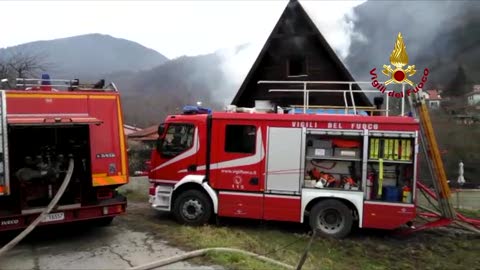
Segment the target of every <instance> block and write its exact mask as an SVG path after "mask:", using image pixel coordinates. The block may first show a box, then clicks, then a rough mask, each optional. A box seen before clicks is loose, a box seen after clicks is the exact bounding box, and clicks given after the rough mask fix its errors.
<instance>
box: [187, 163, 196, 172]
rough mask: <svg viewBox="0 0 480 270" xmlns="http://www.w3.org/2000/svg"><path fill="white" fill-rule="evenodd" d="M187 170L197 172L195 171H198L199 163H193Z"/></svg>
mask: <svg viewBox="0 0 480 270" xmlns="http://www.w3.org/2000/svg"><path fill="white" fill-rule="evenodd" d="M187 171H189V172H195V171H197V165H196V164H192V165H190V166H188V168H187Z"/></svg>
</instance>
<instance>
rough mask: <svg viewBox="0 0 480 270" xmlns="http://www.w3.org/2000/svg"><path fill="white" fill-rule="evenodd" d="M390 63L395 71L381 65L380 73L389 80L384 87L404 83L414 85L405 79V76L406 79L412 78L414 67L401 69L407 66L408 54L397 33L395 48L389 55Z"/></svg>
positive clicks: (400, 34) (414, 71)
mask: <svg viewBox="0 0 480 270" xmlns="http://www.w3.org/2000/svg"><path fill="white" fill-rule="evenodd" d="M390 63H391V64H392V65H393V66H394V67H395V69H393V68H392V67H391V66H390V65H383V70H382V73H383V74H385V76H387V77H390V79H389V80H387V81H386V82H385V85H388V84H391V83H400V84H401V83H403V82H405V83H408V84H409V85H411V86H412V87H413V86H414V83H413V82H412V81H410V80H409V79H407V75H408V77H410V76H413V75H414V74H415V73H416V72H417V71H416V70H415V65H412V66H408V67H407V68H406V69H403V67H404V66H405V65H407V64H408V54H407V48H406V46H405V43H403V37H402V33H398V36H397V41H396V42H395V47H394V49H393V51H392V54H390Z"/></svg>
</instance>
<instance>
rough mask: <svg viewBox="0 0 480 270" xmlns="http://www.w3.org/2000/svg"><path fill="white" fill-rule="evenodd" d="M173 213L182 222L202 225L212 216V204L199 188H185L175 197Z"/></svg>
mask: <svg viewBox="0 0 480 270" xmlns="http://www.w3.org/2000/svg"><path fill="white" fill-rule="evenodd" d="M173 214H174V215H175V218H176V219H177V220H178V221H179V222H180V223H182V224H186V225H192V226H198V225H203V224H205V223H207V222H208V220H209V219H210V217H211V216H212V204H211V202H210V200H209V198H208V197H207V196H206V195H205V193H203V192H201V191H199V190H187V191H185V192H183V193H181V194H180V195H179V196H178V197H177V198H176V199H175V202H174V205H173Z"/></svg>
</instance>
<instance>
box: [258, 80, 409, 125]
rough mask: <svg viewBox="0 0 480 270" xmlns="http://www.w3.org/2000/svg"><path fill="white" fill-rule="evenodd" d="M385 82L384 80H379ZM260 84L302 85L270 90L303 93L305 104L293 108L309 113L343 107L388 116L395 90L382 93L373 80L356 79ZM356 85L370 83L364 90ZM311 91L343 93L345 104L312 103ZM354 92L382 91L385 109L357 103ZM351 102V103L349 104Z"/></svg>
mask: <svg viewBox="0 0 480 270" xmlns="http://www.w3.org/2000/svg"><path fill="white" fill-rule="evenodd" d="M379 83H380V84H383V83H384V82H379ZM258 84H270V85H276V84H281V85H298V86H299V85H302V86H303V87H302V88H297V89H294V88H292V89H289V88H286V89H285V88H272V89H269V92H291V93H303V105H291V107H292V108H302V109H303V113H307V111H308V110H310V109H317V108H318V109H343V110H344V111H345V114H348V113H349V111H353V114H357V113H358V111H359V110H364V111H376V112H385V115H386V116H389V114H390V108H389V103H390V96H389V95H388V93H390V92H395V91H393V90H385V92H384V93H383V94H382V93H381V92H380V91H379V90H378V89H375V88H374V87H373V86H372V82H364V81H363V82H362V81H359V82H356V81H266V80H262V81H258ZM309 85H310V86H311V85H348V89H345V90H344V89H309V88H308V86H309ZM354 85H358V86H359V85H369V88H368V89H363V90H354V89H353V88H354ZM401 91H402V97H404V96H405V84H402V90H401ZM311 93H342V94H343V102H344V106H317V105H310V94H311ZM353 93H377V94H378V93H380V94H382V95H385V96H386V102H385V109H384V110H382V109H375V108H374V107H362V106H356V105H355V99H354V95H353ZM349 103H350V105H349ZM400 116H405V99H404V98H402V99H401V112H400Z"/></svg>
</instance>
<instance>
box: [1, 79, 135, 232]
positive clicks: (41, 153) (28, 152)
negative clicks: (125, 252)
mask: <svg viewBox="0 0 480 270" xmlns="http://www.w3.org/2000/svg"><path fill="white" fill-rule="evenodd" d="M4 82H5V81H4ZM11 88H13V89H12V90H1V91H0V106H1V110H0V127H1V128H0V139H1V140H0V159H1V160H0V231H6V230H12V229H19V228H24V227H27V226H28V225H29V224H30V223H32V222H33V221H34V220H35V219H36V218H37V217H38V215H39V214H40V213H41V212H42V211H44V209H45V208H46V206H47V205H48V204H49V203H50V201H51V200H52V198H53V196H55V194H56V192H57V190H58V189H59V187H60V185H61V184H62V181H63V179H64V178H65V177H66V173H67V167H68V160H70V159H73V160H74V162H73V164H74V166H73V173H72V176H71V178H70V182H69V185H68V186H67V189H66V190H65V193H64V194H63V195H62V197H61V199H60V201H59V203H58V204H57V206H56V207H55V208H54V209H53V211H51V213H49V214H48V215H47V216H46V217H45V219H44V220H43V221H42V222H41V223H40V224H41V225H45V224H53V223H65V222H72V221H80V220H89V219H97V220H98V221H99V222H100V223H104V224H108V223H110V222H111V220H112V219H113V218H114V217H115V216H117V215H119V214H122V213H124V212H125V208H126V205H127V202H126V198H125V197H123V196H121V195H119V194H118V193H117V192H116V188H117V187H119V186H121V185H123V184H125V183H127V182H128V172H127V169H128V168H127V155H126V150H125V149H126V148H125V139H124V133H123V124H122V123H123V120H122V108H121V104H120V96H119V93H118V91H117V89H116V87H115V85H114V84H110V85H109V86H107V87H105V86H104V81H103V80H102V81H100V82H99V83H97V84H96V85H81V84H79V82H78V80H50V79H48V76H44V77H42V79H17V85H16V87H11Z"/></svg>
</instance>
